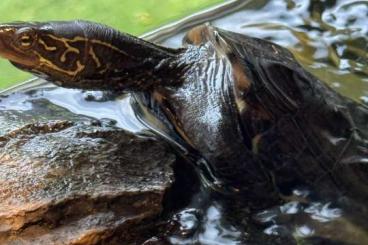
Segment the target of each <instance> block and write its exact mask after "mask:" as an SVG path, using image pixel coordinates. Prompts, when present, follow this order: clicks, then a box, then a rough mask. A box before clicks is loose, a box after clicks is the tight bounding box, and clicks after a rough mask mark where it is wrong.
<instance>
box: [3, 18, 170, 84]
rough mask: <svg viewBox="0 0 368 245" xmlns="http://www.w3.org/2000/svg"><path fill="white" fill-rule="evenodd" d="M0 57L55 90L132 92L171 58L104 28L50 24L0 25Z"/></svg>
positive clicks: (74, 23) (160, 49) (159, 49)
mask: <svg viewBox="0 0 368 245" xmlns="http://www.w3.org/2000/svg"><path fill="white" fill-rule="evenodd" d="M0 56H1V57H3V58H5V59H8V60H9V61H10V62H11V63H12V64H13V65H15V66H16V67H18V68H19V69H21V70H24V71H28V72H31V73H33V74H35V75H36V76H39V77H42V78H45V79H47V80H50V81H52V82H54V83H56V84H58V85H60V86H64V87H72V88H84V89H108V90H124V89H133V90H134V89H136V88H142V87H144V86H146V85H147V84H149V81H143V80H144V79H143V78H144V77H146V78H152V71H153V70H154V69H155V67H157V65H158V64H162V63H165V62H162V61H163V60H167V59H170V58H171V57H173V56H175V52H174V50H170V49H167V48H163V47H159V46H157V45H154V44H152V43H149V42H146V41H144V40H141V39H139V38H136V37H133V36H131V35H129V34H126V33H121V32H119V31H117V30H114V29H112V28H110V27H107V26H105V25H101V24H96V23H93V22H88V21H54V22H45V23H41V22H35V23H30V22H24V23H21V22H19V23H11V24H3V25H0ZM150 74H151V75H150Z"/></svg>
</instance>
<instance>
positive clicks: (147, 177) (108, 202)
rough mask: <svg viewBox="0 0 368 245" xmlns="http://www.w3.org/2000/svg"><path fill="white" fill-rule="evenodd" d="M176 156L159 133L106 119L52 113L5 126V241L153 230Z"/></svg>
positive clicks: (0, 163)
mask: <svg viewBox="0 0 368 245" xmlns="http://www.w3.org/2000/svg"><path fill="white" fill-rule="evenodd" d="M2 114H3V112H1V111H0V117H1V115H2ZM175 159H176V158H175V156H174V155H173V154H171V153H170V151H169V150H168V149H167V146H166V145H165V144H164V143H163V142H160V141H158V140H156V139H155V138H154V137H151V136H143V135H134V134H131V133H128V132H126V131H124V130H122V129H118V128H115V127H111V126H108V125H105V124H104V123H101V124H96V123H86V122H72V121H49V122H45V123H35V124H28V125H25V126H22V127H20V128H18V129H16V130H12V131H9V132H7V133H4V134H2V135H1V136H0V244H4V245H5V244H9V245H10V244H17V245H18V244H40V245H42V244H45V245H46V244H47V245H50V244H122V243H121V242H124V244H131V243H132V244H136V243H138V244H140V243H141V242H143V241H145V240H147V239H148V238H150V237H152V236H151V235H150V234H146V233H147V232H146V231H147V230H149V228H152V227H150V226H151V225H150V224H152V223H151V221H152V220H153V219H155V218H156V217H157V216H158V215H159V214H160V212H161V211H162V209H163V207H162V202H163V198H164V194H165V192H166V191H167V190H168V188H169V187H170V186H171V183H172V181H173V171H172V169H171V165H172V164H173V163H174V161H175ZM137 180H139V181H137Z"/></svg>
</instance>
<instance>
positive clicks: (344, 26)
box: [0, 0, 368, 244]
mask: <svg viewBox="0 0 368 245" xmlns="http://www.w3.org/2000/svg"><path fill="white" fill-rule="evenodd" d="M250 2H252V3H253V4H251V5H249V6H252V8H249V9H243V10H240V11H238V12H237V13H234V14H231V15H229V16H227V17H224V18H221V19H218V20H215V21H213V24H214V25H216V26H219V27H221V28H224V29H228V30H231V31H234V32H239V33H244V34H247V35H250V36H254V37H260V38H264V39H268V40H271V41H274V42H276V43H278V44H280V45H282V46H284V47H288V48H289V49H290V50H291V51H292V52H293V53H294V54H295V56H296V57H297V59H298V60H299V61H300V62H301V63H302V64H303V65H304V66H305V67H306V68H307V69H308V70H309V71H311V72H312V73H314V74H315V75H317V76H318V77H319V78H321V79H322V80H324V81H326V82H328V83H329V84H330V86H332V87H334V88H335V89H336V90H338V91H340V92H341V93H343V94H345V95H348V96H350V97H352V98H354V99H356V100H361V101H363V102H366V103H368V76H367V75H368V66H367V63H368V55H367V48H368V40H367V34H368V25H367V23H368V2H367V1H342V0H325V1H314V0H310V1H308V0H300V1H293V0H271V1H258V0H254V1H250ZM182 36H183V34H178V35H177V36H175V37H172V38H169V39H168V40H166V41H165V44H166V45H168V46H176V47H177V46H180V45H181V38H182ZM44 99H46V100H48V101H51V102H52V103H53V104H54V105H58V106H61V107H64V108H67V109H68V110H69V111H71V112H73V113H75V114H82V115H86V116H88V117H92V118H97V119H103V118H109V119H112V120H114V121H116V124H117V126H119V127H122V128H125V129H127V130H129V131H132V132H139V131H141V130H143V129H144V128H145V127H144V126H143V125H142V124H141V123H140V122H139V120H137V119H136V118H135V115H134V112H133V110H132V108H131V106H130V96H129V95H126V96H124V97H120V98H117V99H115V100H108V99H106V97H104V95H101V94H98V93H90V92H88V93H83V92H80V91H78V90H71V89H62V88H57V89H51V90H40V91H37V92H34V93H31V94H13V95H10V96H9V97H7V98H2V101H1V102H0V110H3V109H6V110H16V111H31V110H35V104H36V102H37V101H40V100H44ZM35 113H37V111H36V112H35ZM312 194H313V193H312V191H311V190H307V189H303V190H300V189H295V190H294V192H293V195H292V196H291V197H287V199H288V200H287V201H286V203H284V204H282V205H279V206H275V207H272V208H269V209H267V210H263V211H260V212H257V213H256V214H252V215H249V216H250V217H249V218H248V217H246V218H245V219H246V220H248V222H245V223H244V222H240V220H243V218H244V217H242V216H237V215H234V216H233V217H232V216H231V215H225V210H226V208H225V207H227V206H226V205H225V204H224V203H225V201H224V200H223V199H221V198H208V197H207V196H206V195H205V194H204V193H200V194H199V196H195V197H193V201H192V203H191V204H190V205H188V206H187V207H185V208H184V209H183V210H180V211H178V212H177V213H175V214H173V216H172V217H173V218H172V220H173V221H175V222H176V223H177V226H178V228H177V229H176V231H175V232H173V233H172V234H168V236H169V238H168V240H169V241H170V242H171V243H172V244H244V239H245V240H246V241H248V240H249V239H250V240H252V238H253V237H254V236H260V235H259V234H256V233H255V231H257V232H259V233H262V234H263V235H265V236H269V237H287V238H290V237H294V238H295V240H296V241H297V242H299V241H301V239H303V241H305V242H306V243H302V244H332V241H339V242H342V243H348V244H368V233H367V232H366V229H367V222H366V221H365V223H364V222H354V220H355V219H356V217H357V216H359V214H352V212H351V210H350V211H349V212H346V211H345V209H344V207H343V206H339V205H338V204H337V203H338V202H337V201H336V202H334V200H329V201H325V200H320V199H318V198H316V197H313V195H312ZM241 205H242V206H243V207H244V206H246V203H243V204H241ZM238 206H239V205H238ZM234 220H235V221H236V222H233V221H234ZM364 220H365V219H364ZM357 224H359V225H357ZM250 227H252V228H250ZM244 230H246V231H247V232H244ZM249 230H251V232H248V231H249ZM262 239H263V238H260V239H259V240H258V242H255V243H253V244H266V242H264V243H261V242H259V241H262ZM253 240H254V239H253ZM292 240H293V239H290V240H288V241H290V243H291V244H294V243H293V242H292ZM264 241H266V240H264ZM271 241H273V240H272V239H271ZM277 241H278V242H277ZM326 241H329V242H328V243H327V242H326ZM268 244H289V243H283V242H280V240H275V241H274V242H270V243H268ZM340 244H341V243H340Z"/></svg>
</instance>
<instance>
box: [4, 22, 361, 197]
mask: <svg viewBox="0 0 368 245" xmlns="http://www.w3.org/2000/svg"><path fill="white" fill-rule="evenodd" d="M0 55H1V56H2V57H4V58H6V59H9V60H10V61H11V62H12V63H13V64H14V65H15V66H17V67H18V68H20V69H22V70H26V71H29V72H32V73H33V74H35V75H37V76H40V77H43V78H45V79H47V80H50V81H52V82H54V83H56V84H58V85H60V86H64V87H71V88H82V89H94V90H111V91H115V92H116V91H117V92H124V91H130V92H138V93H140V95H141V96H139V97H140V98H141V99H142V102H143V103H144V104H145V105H146V106H147V108H148V109H149V110H150V111H151V112H152V113H153V114H154V115H156V116H157V118H158V119H159V120H160V121H161V122H163V123H164V124H165V125H166V126H167V128H169V129H170V130H172V131H173V132H174V134H176V135H177V136H178V139H179V141H180V142H184V143H183V144H184V145H185V146H186V147H187V148H188V149H189V150H190V151H191V152H193V153H195V154H196V155H198V156H200V157H201V158H203V159H205V160H206V161H207V163H208V165H209V167H210V171H211V172H212V174H213V175H214V176H215V178H217V179H218V180H220V181H221V183H222V186H221V187H223V188H224V189H227V190H229V189H230V190H232V191H235V192H238V193H241V195H242V196H244V197H247V198H249V199H257V200H274V199H275V198H277V196H278V195H277V193H279V192H283V193H285V192H287V190H288V189H290V188H292V187H295V186H296V185H299V186H300V185H302V186H303V185H308V186H310V187H314V188H316V189H318V190H319V191H321V193H324V194H326V195H329V194H331V195H335V194H339V195H340V194H346V195H348V196H351V197H354V198H359V199H361V200H367V196H368V188H367V178H366V176H367V167H366V164H367V163H368V150H367V148H368V142H367V139H368V135H367V132H368V124H367V122H368V109H367V108H366V107H364V106H363V105H360V104H358V103H356V102H354V101H352V100H350V99H348V98H345V97H343V96H341V95H339V94H337V93H336V92H335V91H333V90H332V89H330V88H329V87H328V86H327V85H325V84H324V83H323V82H321V81H320V80H318V79H317V78H316V77H314V76H312V75H311V74H309V73H308V72H307V71H305V70H304V69H303V68H302V67H301V66H300V65H299V64H298V63H297V61H296V60H295V59H294V57H293V56H292V54H291V53H290V52H289V51H287V50H286V49H285V48H282V47H280V46H278V45H276V44H273V43H270V42H267V41H264V40H260V39H256V38H252V37H248V36H245V35H241V34H237V33H232V32H229V31H225V30H221V29H219V28H216V27H213V26H210V25H203V26H199V27H196V28H194V29H192V30H190V31H189V32H188V33H187V35H186V36H185V38H184V45H183V47H182V48H180V49H169V48H165V47H161V46H158V45H155V44H152V43H149V42H146V41H144V40H141V39H139V38H136V37H132V36H130V35H128V34H125V33H120V32H118V31H116V30H114V29H111V28H109V27H106V26H103V25H100V24H95V23H91V22H85V21H74V22H48V23H17V24H4V25H2V26H0Z"/></svg>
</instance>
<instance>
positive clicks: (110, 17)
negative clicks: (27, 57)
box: [0, 0, 224, 89]
mask: <svg viewBox="0 0 368 245" xmlns="http://www.w3.org/2000/svg"><path fill="white" fill-rule="evenodd" d="M221 2H224V0H133V1H132V0H103V1H93V0H79V1H75V0H63V1H61V0H32V1H24V0H1V1H0V11H1V15H0V22H1V23H4V22H12V21H48V20H73V19H85V20H92V21H96V22H101V23H104V24H107V25H110V26H113V27H115V28H117V29H120V30H122V31H124V32H128V33H131V34H135V35H139V34H142V33H144V32H146V31H149V30H152V29H154V28H156V27H158V26H160V25H163V24H165V23H169V22H171V21H173V20H176V19H179V18H180V17H184V16H186V15H189V14H191V13H194V12H196V11H199V10H201V9H204V8H206V7H209V6H211V5H214V4H217V3H221ZM29 77H30V75H29V74H26V73H24V72H21V71H19V70H17V69H16V68H14V67H12V66H11V65H10V64H9V63H8V62H7V61H6V60H0V89H1V88H5V87H8V86H10V85H13V84H15V83H17V82H19V81H23V80H25V79H27V78H29Z"/></svg>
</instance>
